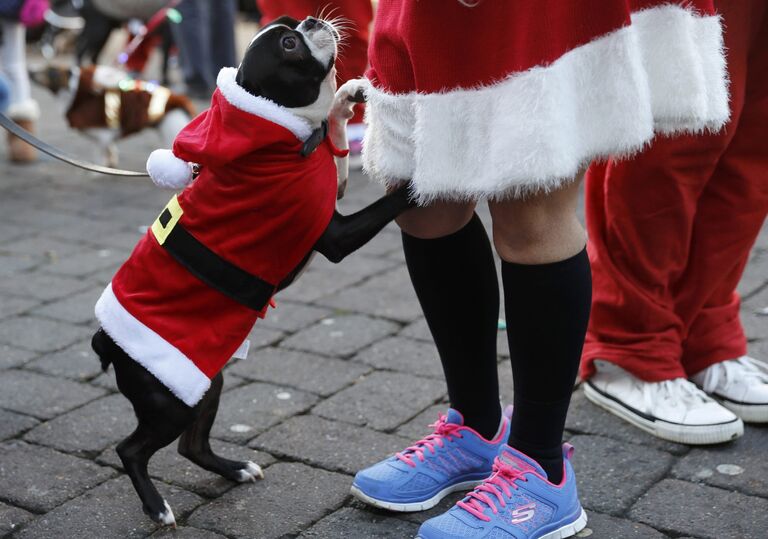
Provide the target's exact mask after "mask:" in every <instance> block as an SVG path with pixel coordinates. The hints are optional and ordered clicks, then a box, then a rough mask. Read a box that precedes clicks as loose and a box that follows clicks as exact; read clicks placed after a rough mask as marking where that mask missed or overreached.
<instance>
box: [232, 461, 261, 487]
mask: <svg viewBox="0 0 768 539" xmlns="http://www.w3.org/2000/svg"><path fill="white" fill-rule="evenodd" d="M237 474H238V478H237V480H238V481H240V482H241V483H248V482H251V483H255V482H256V479H264V471H263V470H262V469H261V466H259V465H258V464H256V463H255V462H251V461H250V460H249V461H248V462H246V464H245V468H243V469H242V470H238V471H237Z"/></svg>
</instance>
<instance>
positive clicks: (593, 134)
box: [363, 0, 729, 202]
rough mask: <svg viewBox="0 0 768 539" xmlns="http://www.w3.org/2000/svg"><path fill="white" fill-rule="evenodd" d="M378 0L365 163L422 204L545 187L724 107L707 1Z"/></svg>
mask: <svg viewBox="0 0 768 539" xmlns="http://www.w3.org/2000/svg"><path fill="white" fill-rule="evenodd" d="M466 3H469V4H476V5H474V7H467V6H465V5H463V4H462V3H460V2H459V1H458V0H380V2H379V4H378V12H377V15H376V22H375V26H374V31H373V36H372V41H371V45H370V49H369V59H370V69H369V70H368V72H367V73H366V77H367V79H368V80H369V82H370V86H369V87H368V89H367V92H366V93H367V100H368V104H367V107H368V109H367V118H366V120H367V122H368V124H369V128H368V131H367V133H366V138H365V141H364V154H363V161H364V166H365V168H366V169H367V170H368V172H369V173H370V174H371V175H373V176H374V177H376V178H378V179H380V180H382V181H384V182H385V183H390V182H398V181H401V180H403V179H406V178H407V179H412V181H413V188H414V190H415V192H416V194H417V195H418V196H419V198H420V200H421V201H422V202H428V201H430V200H432V199H435V198H451V199H475V198H478V197H491V198H501V197H504V196H508V195H512V196H516V195H524V194H526V193H528V192H532V191H539V190H546V189H551V188H555V187H557V186H559V185H560V184H561V183H562V182H563V181H567V180H568V179H570V178H572V177H573V176H574V175H575V174H576V172H577V171H578V170H579V169H580V168H582V167H583V166H584V165H585V164H587V163H588V162H590V161H591V160H593V159H595V158H600V157H606V156H609V155H619V156H623V155H628V154H631V153H634V152H637V151H638V150H640V149H642V147H643V146H644V145H645V144H647V143H648V142H649V141H650V140H651V139H652V138H653V136H654V134H655V133H657V132H664V133H676V132H680V131H701V130H717V129H719V128H720V127H721V126H722V125H723V124H724V123H725V121H726V120H727V119H728V116H729V109H728V92H727V76H726V71H725V57H724V54H723V46H722V29H721V25H720V18H719V17H718V16H717V15H715V11H714V8H713V3H712V0H679V1H672V2H670V1H669V0H663V1H660V0H579V1H578V2H574V1H563V0H516V1H514V2H511V1H495V0H480V1H479V2H477V1H475V2H466Z"/></svg>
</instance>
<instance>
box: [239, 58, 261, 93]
mask: <svg viewBox="0 0 768 539" xmlns="http://www.w3.org/2000/svg"><path fill="white" fill-rule="evenodd" d="M235 82H237V85H238V86H240V87H241V88H242V89H243V90H245V91H246V92H248V93H249V94H251V95H255V96H256V97H260V96H261V86H259V85H258V84H256V83H253V82H249V81H247V80H246V79H245V74H243V66H242V65H241V66H240V67H239V68H238V70H237V75H236V76H235Z"/></svg>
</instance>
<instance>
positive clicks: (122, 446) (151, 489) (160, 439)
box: [117, 420, 179, 527]
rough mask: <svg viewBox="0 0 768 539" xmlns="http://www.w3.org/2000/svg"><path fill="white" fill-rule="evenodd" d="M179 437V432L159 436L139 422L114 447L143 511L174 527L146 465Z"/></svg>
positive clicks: (159, 434) (150, 516)
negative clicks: (160, 450)
mask: <svg viewBox="0 0 768 539" xmlns="http://www.w3.org/2000/svg"><path fill="white" fill-rule="evenodd" d="M178 436H179V432H178V431H173V430H169V431H166V432H164V433H161V432H158V431H157V429H153V428H150V427H147V426H146V425H145V424H143V423H142V422H141V420H140V421H139V426H138V427H136V430H135V431H133V433H132V434H131V435H130V436H128V438H126V439H125V440H123V441H122V442H120V443H119V444H118V445H117V454H118V455H119V456H120V460H121V461H122V463H123V468H125V472H126V473H127V474H128V477H130V478H131V483H133V488H135V489H136V493H137V494H138V495H139V498H141V502H142V504H143V509H144V512H145V513H146V514H147V515H149V518H151V519H152V520H154V521H155V522H157V523H159V524H165V525H170V526H174V527H175V526H176V519H175V517H174V516H173V511H172V510H171V507H170V506H169V505H168V502H166V501H165V500H164V499H163V497H162V496H161V495H160V493H159V492H158V491H157V488H156V487H155V485H154V484H153V483H152V480H151V479H150V478H149V472H148V471H147V465H148V464H149V459H150V458H151V457H152V455H154V454H155V453H156V452H157V451H158V450H159V449H162V448H163V447H165V446H166V445H168V444H170V443H171V442H173V441H174V440H175V439H176V438H177V437H178Z"/></svg>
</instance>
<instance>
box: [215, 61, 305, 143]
mask: <svg viewBox="0 0 768 539" xmlns="http://www.w3.org/2000/svg"><path fill="white" fill-rule="evenodd" d="M236 76H237V69H236V68H234V67H223V68H221V71H219V76H218V77H217V78H216V86H218V88H219V90H220V91H221V93H222V95H224V98H225V99H226V100H227V102H228V103H229V104H230V105H232V106H233V107H237V108H238V109H240V110H242V111H244V112H247V113H249V114H255V115H256V116H261V117H262V118H265V119H267V120H269V121H270V122H273V123H276V124H277V125H282V126H283V127H285V128H286V129H287V130H288V131H290V132H291V133H293V134H294V135H296V138H298V139H299V140H307V139H308V138H309V135H311V134H312V127H311V126H310V125H309V122H307V121H306V120H305V119H304V118H300V117H299V116H296V115H295V114H293V113H292V112H291V111H290V110H289V109H288V108H286V107H282V106H280V105H278V104H277V103H275V102H274V101H270V100H269V99H266V98H264V97H259V96H255V95H253V94H249V93H248V92H247V91H246V90H245V89H244V88H242V87H241V86H239V85H238V84H237V81H236V78H235V77H236Z"/></svg>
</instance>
